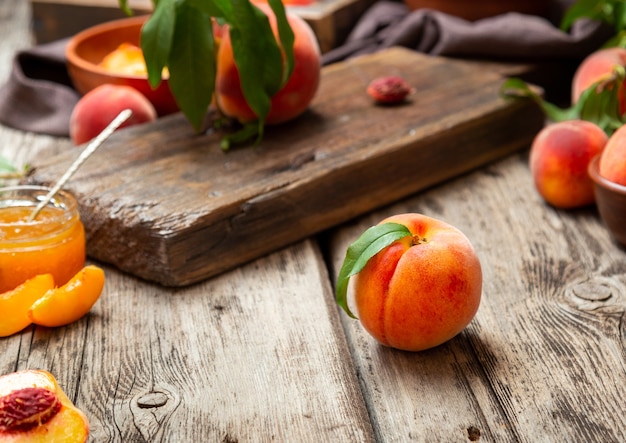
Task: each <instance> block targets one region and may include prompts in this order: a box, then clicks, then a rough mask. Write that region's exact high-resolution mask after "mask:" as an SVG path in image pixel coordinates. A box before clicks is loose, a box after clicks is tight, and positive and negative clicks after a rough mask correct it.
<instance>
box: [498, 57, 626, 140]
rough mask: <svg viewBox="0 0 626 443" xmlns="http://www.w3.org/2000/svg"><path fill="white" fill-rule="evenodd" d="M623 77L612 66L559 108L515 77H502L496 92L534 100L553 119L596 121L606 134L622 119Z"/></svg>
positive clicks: (619, 68)
mask: <svg viewBox="0 0 626 443" xmlns="http://www.w3.org/2000/svg"><path fill="white" fill-rule="evenodd" d="M625 79H626V69H625V68H624V67H623V66H616V67H615V68H614V69H613V72H612V73H611V75H609V76H608V77H607V78H605V79H602V80H599V81H597V82H595V83H594V84H592V85H591V86H590V87H589V88H587V89H586V90H584V91H583V92H582V94H581V95H580V97H579V98H578V100H577V101H576V103H574V104H573V105H572V106H571V107H569V108H559V107H558V106H556V105H554V104H552V103H549V102H547V101H546V100H544V99H543V97H541V95H540V94H539V93H538V92H536V91H535V90H534V89H533V88H532V87H531V86H529V85H528V84H527V83H525V82H524V81H523V80H521V79H518V78H510V79H507V80H505V82H504V83H503V84H502V86H501V89H500V93H501V95H502V96H503V97H506V98H524V99H531V100H533V101H535V102H536V103H537V104H538V105H539V106H540V107H541V109H542V111H543V113H544V115H545V116H546V118H547V119H549V120H551V121H553V122H558V121H564V120H575V119H579V120H587V121H590V122H593V123H595V124H597V125H598V126H599V127H600V128H602V129H603V130H604V132H606V133H607V135H611V134H613V132H615V131H616V130H617V129H618V128H619V127H620V126H622V125H623V124H624V122H625V120H624V116H623V115H622V110H621V106H620V97H621V96H623V94H624V91H623V89H624V80H625Z"/></svg>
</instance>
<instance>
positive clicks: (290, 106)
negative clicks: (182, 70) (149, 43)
mask: <svg viewBox="0 0 626 443" xmlns="http://www.w3.org/2000/svg"><path fill="white" fill-rule="evenodd" d="M257 6H258V7H259V8H260V9H261V10H262V11H263V12H264V13H265V14H266V15H267V16H268V17H269V19H270V23H271V25H272V29H273V30H274V34H275V35H277V27H276V19H275V17H274V12H273V11H272V10H271V9H270V8H269V7H268V6H267V5H265V4H259V5H257ZM287 19H288V21H289V24H290V25H291V28H292V30H293V32H294V34H295V41H294V48H293V50H294V69H293V72H292V74H291V77H290V78H289V80H288V81H287V84H285V86H284V87H283V88H282V89H281V90H280V91H278V92H277V93H276V94H275V95H274V96H273V97H272V100H271V108H270V112H269V114H268V116H267V120H266V123H267V124H276V123H282V122H285V121H288V120H291V119H293V118H296V117H297V116H299V115H300V114H302V113H303V112H304V111H305V110H306V109H307V108H308V107H309V104H310V103H311V101H312V100H313V97H314V96H315V93H316V92H317V88H318V86H319V81H320V73H321V55H320V54H321V52H320V48H319V44H318V42H317V38H316V37H315V34H314V33H313V30H312V29H311V27H310V26H309V25H308V23H306V22H305V21H304V20H303V19H302V18H300V17H299V16H297V15H294V14H291V13H289V12H288V11H287ZM215 99H216V102H217V105H218V107H219V109H220V110H221V112H222V113H224V114H225V115H226V116H228V117H232V118H236V119H238V120H239V121H240V122H242V123H246V122H251V121H254V120H257V116H256V115H255V113H254V111H253V110H252V109H251V108H250V106H249V105H248V103H247V102H246V99H245V97H244V95H243V92H242V90H241V83H240V78H239V72H238V70H237V66H236V65H235V60H234V58H233V48H232V44H231V40H230V34H229V33H228V32H224V34H223V37H222V39H221V43H220V46H219V50H218V53H217V75H216V80H215Z"/></svg>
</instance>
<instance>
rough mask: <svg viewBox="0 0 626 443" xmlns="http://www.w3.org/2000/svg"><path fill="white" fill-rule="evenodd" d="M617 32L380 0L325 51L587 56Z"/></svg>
mask: <svg viewBox="0 0 626 443" xmlns="http://www.w3.org/2000/svg"><path fill="white" fill-rule="evenodd" d="M566 8H567V5H566V4H564V5H562V6H561V9H562V10H561V11H557V13H556V14H557V15H560V16H561V17H562V15H563V14H564V13H565V10H566ZM557 20H559V21H560V18H558V19H557ZM612 33H613V31H612V30H611V29H610V27H609V26H607V25H605V24H602V23H600V22H597V21H591V20H578V21H577V22H576V23H575V25H574V26H573V27H572V29H571V30H570V31H569V32H563V31H561V30H560V29H559V28H558V27H557V26H555V25H554V24H553V23H551V22H550V21H549V20H548V19H546V18H543V17H538V16H533V15H525V14H519V13H514V12H512V13H507V14H502V15H498V16H495V17H489V18H485V19H482V20H477V21H474V22H471V21H467V20H464V19H461V18H458V17H454V16H451V15H448V14H445V13H443V12H439V11H434V10H430V9H418V10H415V11H409V9H408V8H407V7H406V6H405V5H404V3H401V2H394V1H379V2H377V3H375V4H374V5H372V6H371V7H370V8H369V9H368V10H367V11H366V12H365V14H364V15H363V16H362V17H361V18H360V19H359V21H358V22H357V24H356V25H355V26H354V28H353V29H352V30H351V32H350V34H349V35H348V37H347V39H346V41H345V43H344V44H342V45H341V46H339V47H338V48H335V49H332V50H331V51H329V52H327V53H326V54H324V56H323V62H324V63H325V64H328V63H334V62H337V61H340V60H344V59H346V58H349V57H354V56H357V55H362V54H368V53H372V52H375V51H379V50H381V49H384V48H388V47H391V46H404V47H407V48H410V49H414V50H416V51H420V52H424V53H428V54H432V55H441V56H448V57H466V58H476V59H480V58H482V59H490V60H494V59H496V60H497V59H503V60H524V61H538V60H542V59H543V60H546V59H551V60H554V59H559V58H580V59H581V58H583V57H584V56H585V55H587V54H589V53H590V52H592V51H593V50H595V49H597V48H598V47H600V46H601V45H602V44H603V43H604V42H605V41H606V40H608V39H609V38H610V37H611V35H612Z"/></svg>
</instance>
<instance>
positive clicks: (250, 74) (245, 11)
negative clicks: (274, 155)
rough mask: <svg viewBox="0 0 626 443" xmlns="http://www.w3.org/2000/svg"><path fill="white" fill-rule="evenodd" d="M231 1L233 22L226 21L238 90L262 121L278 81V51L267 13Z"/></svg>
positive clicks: (240, 1) (243, 1) (245, 1)
mask: <svg viewBox="0 0 626 443" xmlns="http://www.w3.org/2000/svg"><path fill="white" fill-rule="evenodd" d="M232 3H233V13H234V23H230V38H231V42H232V46H233V56H234V58H235V64H236V65H237V69H238V71H239V77H240V79H241V90H242V92H243V95H244V97H245V98H246V101H247V102H248V105H250V108H252V110H253V111H254V113H255V114H256V115H257V118H258V119H259V122H260V125H263V124H264V123H265V119H266V117H267V114H268V113H269V111H270V105H271V97H272V96H273V95H274V94H275V93H276V92H278V90H279V89H280V87H281V84H282V69H283V68H282V66H283V63H282V55H281V52H280V48H279V47H278V43H277V42H276V38H275V37H274V33H273V31H272V28H271V26H270V23H269V19H268V18H267V16H266V15H265V14H264V13H263V12H262V11H261V10H260V9H259V8H257V7H256V6H254V5H252V4H251V3H250V2H249V1H248V0H233V1H232ZM251 29H254V32H250V30H251Z"/></svg>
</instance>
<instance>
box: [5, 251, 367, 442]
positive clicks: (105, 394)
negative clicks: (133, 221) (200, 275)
mask: <svg viewBox="0 0 626 443" xmlns="http://www.w3.org/2000/svg"><path fill="white" fill-rule="evenodd" d="M105 271H106V275H107V283H106V286H105V291H104V293H103V295H102V296H101V298H100V300H99V301H98V302H97V304H96V305H95V306H94V308H93V309H92V311H91V312H90V313H89V314H88V315H87V316H85V317H83V318H82V319H81V320H79V321H77V322H75V323H73V324H71V325H69V326H67V327H63V328H56V329H46V328H36V329H33V328H32V327H29V328H28V329H27V330H25V331H24V332H22V333H21V334H17V335H15V336H12V337H10V338H7V339H1V340H0V356H1V358H0V369H2V371H3V373H6V372H11V371H13V370H16V369H24V368H27V367H39V368H45V369H48V370H50V371H51V372H52V373H53V374H55V375H56V376H57V378H58V380H59V382H60V383H61V385H62V386H63V387H64V389H66V391H67V392H68V393H69V395H70V397H71V398H72V399H73V400H74V401H75V402H76V404H77V405H78V406H79V407H80V408H81V409H82V410H84V411H85V413H86V414H87V416H88V417H89V420H90V424H91V437H90V438H91V440H90V441H123V442H130V441H150V442H157V441H162V442H170V441H302V442H318V441H373V433H372V429H371V426H370V424H369V418H368V416H367V412H366V409H365V406H364V401H363V397H362V394H361V392H360V388H359V385H358V381H357V379H356V374H355V370H354V367H353V365H352V361H351V359H350V355H349V352H348V350H347V345H346V341H345V338H344V337H343V335H342V333H341V326H340V324H339V317H338V315H337V311H336V308H335V306H334V304H333V303H332V296H331V295H330V292H331V289H330V285H329V283H328V280H327V278H326V270H325V267H324V264H323V262H322V260H321V258H320V256H319V252H318V250H317V249H316V245H315V244H314V243H313V242H312V241H310V240H308V241H305V242H302V243H300V244H298V245H295V246H294V247H291V248H289V249H285V250H283V251H281V252H277V253H275V254H272V255H270V256H268V257H265V258H263V259H260V260H258V261H255V262H253V263H251V264H249V265H247V266H245V267H241V268H238V269H237V270H235V271H232V272H231V273H227V274H224V275H222V276H220V277H219V278H216V279H212V280H208V281H206V282H203V283H202V284H199V285H195V286H192V287H189V288H185V289H169V290H168V289H164V288H163V287H160V286H156V285H151V284H148V283H144V282H141V281H139V280H136V279H134V278H132V277H129V276H127V275H125V274H123V273H120V272H118V271H116V270H114V269H109V268H106V267H105Z"/></svg>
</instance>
